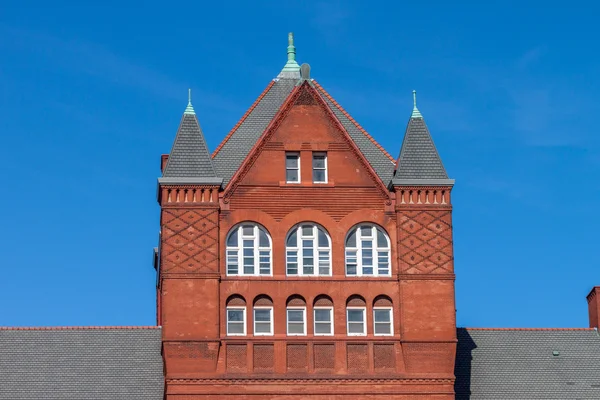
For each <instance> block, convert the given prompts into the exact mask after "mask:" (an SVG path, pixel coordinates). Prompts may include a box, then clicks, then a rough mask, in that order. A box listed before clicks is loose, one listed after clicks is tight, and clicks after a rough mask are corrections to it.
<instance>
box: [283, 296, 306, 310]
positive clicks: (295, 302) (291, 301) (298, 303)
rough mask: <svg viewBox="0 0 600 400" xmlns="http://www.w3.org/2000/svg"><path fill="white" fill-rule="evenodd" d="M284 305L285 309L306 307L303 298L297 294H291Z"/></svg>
mask: <svg viewBox="0 0 600 400" xmlns="http://www.w3.org/2000/svg"><path fill="white" fill-rule="evenodd" d="M285 304H286V306H287V307H290V306H295V307H306V300H304V297H302V296H300V295H299V294H293V295H291V296H290V297H288V299H287V301H286V302H285Z"/></svg>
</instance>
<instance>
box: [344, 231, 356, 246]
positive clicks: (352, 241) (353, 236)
mask: <svg viewBox="0 0 600 400" xmlns="http://www.w3.org/2000/svg"><path fill="white" fill-rule="evenodd" d="M346 247H356V229H355V230H353V231H352V233H350V235H348V238H346Z"/></svg>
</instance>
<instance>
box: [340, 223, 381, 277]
mask: <svg viewBox="0 0 600 400" xmlns="http://www.w3.org/2000/svg"><path fill="white" fill-rule="evenodd" d="M390 274H391V270H390V239H389V237H388V235H387V234H386V233H385V231H384V230H383V229H382V228H381V227H379V226H377V225H373V224H361V225H358V226H355V227H354V228H352V229H351V230H350V232H349V233H348V236H347V237H346V275H348V276H390Z"/></svg>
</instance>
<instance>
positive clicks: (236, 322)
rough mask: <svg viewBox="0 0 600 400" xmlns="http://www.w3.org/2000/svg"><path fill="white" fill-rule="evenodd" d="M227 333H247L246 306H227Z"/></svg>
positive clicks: (243, 334) (231, 334)
mask: <svg viewBox="0 0 600 400" xmlns="http://www.w3.org/2000/svg"><path fill="white" fill-rule="evenodd" d="M227 335H228V336H245V335H246V307H227Z"/></svg>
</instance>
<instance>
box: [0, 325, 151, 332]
mask: <svg viewBox="0 0 600 400" xmlns="http://www.w3.org/2000/svg"><path fill="white" fill-rule="evenodd" d="M102 329H107V330H108V329H122V330H127V329H129V330H134V329H140V330H141V329H162V327H161V326H160V325H156V326H151V325H139V326H134V325H131V326H125V325H123V326H22V327H20V326H0V331H74V330H102Z"/></svg>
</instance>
